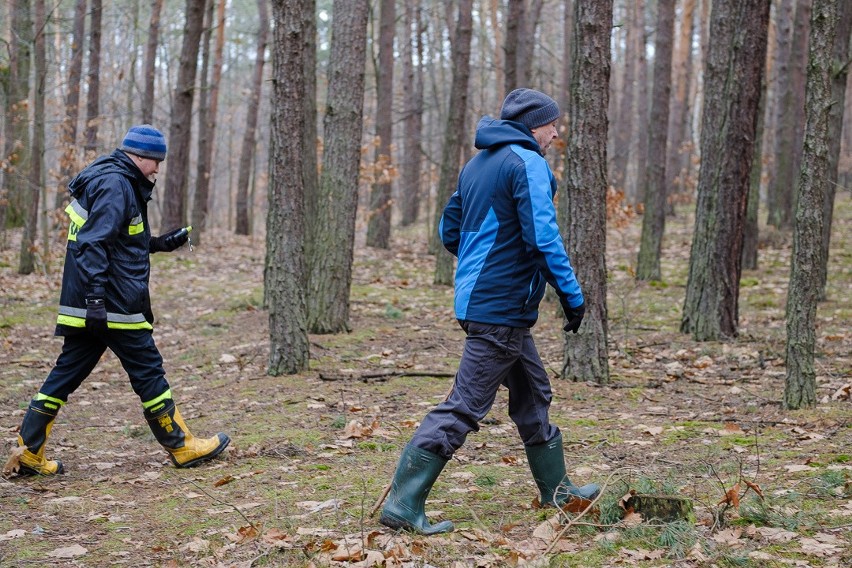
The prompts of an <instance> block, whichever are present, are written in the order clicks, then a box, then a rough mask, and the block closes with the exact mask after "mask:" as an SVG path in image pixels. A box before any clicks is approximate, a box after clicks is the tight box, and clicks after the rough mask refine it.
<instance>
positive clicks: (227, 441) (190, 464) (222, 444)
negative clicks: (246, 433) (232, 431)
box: [169, 434, 231, 469]
mask: <svg viewBox="0 0 852 568" xmlns="http://www.w3.org/2000/svg"><path fill="white" fill-rule="evenodd" d="M222 436H224V437H225V439H224V440H222V441H220V442H219V445H218V446H216V449H215V450H213V451H212V452H210V453H209V454H207V455H205V456H201V457H199V458H195V459H194V460H190V461H188V462H186V463H184V464H179V463H178V462H176V461H175V458H174V456H172V455H171V454H169V457H171V458H172V463H173V464H175V467H176V468H179V469H186V468H189V467H195V466H197V465H200V464H202V463H204V462H206V461H210V460H212V459H213V458H215V457H216V456H218V455H219V454H221V453H222V450H224V449H225V448H227V447H228V444H230V443H231V439H230V438H229V437H228V436H226V435H225V434H222Z"/></svg>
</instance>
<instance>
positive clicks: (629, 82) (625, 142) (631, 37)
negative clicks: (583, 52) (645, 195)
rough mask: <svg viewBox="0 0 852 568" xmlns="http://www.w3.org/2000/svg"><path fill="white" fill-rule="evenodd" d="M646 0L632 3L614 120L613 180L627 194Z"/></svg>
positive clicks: (611, 179)
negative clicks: (639, 47) (640, 40)
mask: <svg viewBox="0 0 852 568" xmlns="http://www.w3.org/2000/svg"><path fill="white" fill-rule="evenodd" d="M642 4H643V1H642V0H638V1H637V2H635V3H630V6H629V8H628V10H629V22H628V27H627V37H626V38H625V42H626V45H627V48H626V50H625V53H624V69H623V71H622V77H623V79H622V81H621V94H620V96H619V97H618V110H617V114H616V118H615V120H614V125H613V126H614V128H613V143H612V153H613V156H612V164H611V168H610V174H609V180H610V183H611V184H612V185H613V186H615V187H616V188H619V189H621V190H622V191H625V193H626V189H627V164H628V161H629V160H630V144H631V141H632V140H633V131H634V127H635V125H636V121H637V120H638V116H637V114H636V109H635V108H634V107H635V104H634V103H635V101H636V94H637V90H638V83H639V81H638V78H637V74H638V69H639V57H640V55H639V54H638V53H636V49H635V47H636V46H637V45H638V41H637V39H636V38H637V36H639V37H641V36H643V35H644V31H645V30H644V25H643V22H642Z"/></svg>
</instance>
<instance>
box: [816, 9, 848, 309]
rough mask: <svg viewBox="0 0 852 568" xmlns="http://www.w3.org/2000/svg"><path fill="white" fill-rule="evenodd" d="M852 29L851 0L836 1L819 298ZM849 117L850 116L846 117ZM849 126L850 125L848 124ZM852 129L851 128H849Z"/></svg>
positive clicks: (822, 290)
mask: <svg viewBox="0 0 852 568" xmlns="http://www.w3.org/2000/svg"><path fill="white" fill-rule="evenodd" d="M850 33H852V2H845V1H843V2H838V3H837V31H836V33H835V35H834V51H833V53H832V64H831V65H832V66H831V102H832V104H831V108H830V109H829V117H828V183H826V184H825V202H824V204H823V226H822V247H821V248H822V254H821V263H820V264H821V266H820V271H819V274H820V278H819V284H818V289H819V299H820V300H825V299H827V295H826V289H825V288H826V283H827V281H828V255H829V248H830V245H831V225H832V219H833V217H834V195H835V193H836V188H837V182H838V179H839V177H838V163H839V162H840V143H841V140H842V135H843V120H844V110H845V108H846V83H847V80H848V77H849V64H850V60H852V52H850V50H849V36H850ZM846 118H847V119H848V117H846ZM847 128H848V126H847ZM848 129H849V130H852V128H848Z"/></svg>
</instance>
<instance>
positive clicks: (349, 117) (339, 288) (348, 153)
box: [305, 0, 369, 333]
mask: <svg viewBox="0 0 852 568" xmlns="http://www.w3.org/2000/svg"><path fill="white" fill-rule="evenodd" d="M368 13H369V9H368V5H367V0H335V2H334V10H333V13H332V21H331V24H332V36H331V54H330V56H329V69H328V79H329V80H328V97H327V99H328V100H327V103H326V112H325V119H324V140H325V150H324V152H323V160H322V164H323V167H322V174H321V176H320V185H319V196H318V200H317V204H318V210H317V219H316V222H314V223H313V224H311V225H309V230H312V231H316V234H315V235H313V236H312V237H311V238H309V239H307V242H308V243H311V244H310V246H309V247H308V248H307V250H306V254H305V257H306V260H307V263H308V297H307V301H308V329H309V330H310V331H311V332H313V333H340V332H343V331H348V330H349V294H350V288H351V284H352V257H353V251H354V249H355V212H356V210H357V208H358V180H359V165H360V162H361V128H362V124H363V114H364V110H363V109H364V66H365V65H366V61H367V15H368Z"/></svg>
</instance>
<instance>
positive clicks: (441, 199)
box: [433, 0, 473, 286]
mask: <svg viewBox="0 0 852 568" xmlns="http://www.w3.org/2000/svg"><path fill="white" fill-rule="evenodd" d="M472 14H473V0H459V15H458V21H457V23H456V38H455V41H453V82H452V85H451V86H450V105H449V109H450V112H449V115H448V116H447V128H446V130H445V131H444V144H443V152H442V154H441V177H440V180H439V181H438V196H437V206H436V207H435V212H436V218H437V219H440V216H441V214H442V212H443V208H444V205H445V204H446V203H447V201H448V200H449V198H450V196H451V195H452V194H453V191H455V188H456V185H457V183H458V179H459V168H460V164H459V160H460V158H461V149H462V140H464V128H465V115H466V114H467V97H468V84H469V83H470V41H471V37H472V35H473V15H472ZM435 226H436V227H437V226H438V223H437V222H436V223H435ZM437 233H438V231H435V232H434V233H433V234H434V235H437ZM436 238H439V237H436ZM436 249H437V251H438V254H437V262H436V266H435V279H434V282H435V284H442V285H445V286H450V285H452V283H453V256H452V255H451V254H450V253H449V252H447V251H446V250H445V249H444V247H443V246H436Z"/></svg>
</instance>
